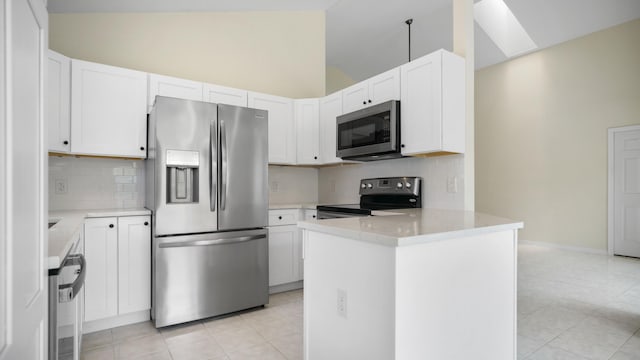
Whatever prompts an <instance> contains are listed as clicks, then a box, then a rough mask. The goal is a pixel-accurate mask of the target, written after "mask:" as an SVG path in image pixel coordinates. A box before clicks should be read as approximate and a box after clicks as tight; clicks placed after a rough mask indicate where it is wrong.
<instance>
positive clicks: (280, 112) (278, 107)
mask: <svg viewBox="0 0 640 360" xmlns="http://www.w3.org/2000/svg"><path fill="white" fill-rule="evenodd" d="M247 103H248V106H249V107H250V108H256V109H262V110H267V111H268V112H269V164H285V165H293V164H295V163H296V139H295V130H294V129H295V123H294V119H293V99H289V98H285V97H281V96H275V95H268V94H261V93H256V92H249V94H248V100H247Z"/></svg>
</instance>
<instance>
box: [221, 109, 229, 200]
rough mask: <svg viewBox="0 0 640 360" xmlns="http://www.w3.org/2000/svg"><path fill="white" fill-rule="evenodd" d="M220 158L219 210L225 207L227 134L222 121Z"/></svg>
mask: <svg viewBox="0 0 640 360" xmlns="http://www.w3.org/2000/svg"><path fill="white" fill-rule="evenodd" d="M220 158H221V162H222V169H221V170H220V210H221V211H222V210H224V209H225V208H226V207H227V174H228V172H227V132H226V131H225V126H224V120H220Z"/></svg>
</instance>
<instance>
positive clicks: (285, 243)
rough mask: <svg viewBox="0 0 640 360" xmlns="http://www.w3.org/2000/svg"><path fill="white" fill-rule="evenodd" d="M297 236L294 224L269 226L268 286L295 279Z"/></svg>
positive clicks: (296, 271)
mask: <svg viewBox="0 0 640 360" xmlns="http://www.w3.org/2000/svg"><path fill="white" fill-rule="evenodd" d="M297 238H298V227H297V226H295V225H290V226H275V227H270V228H269V286H274V285H280V284H286V283H290V282H294V281H297V274H298V269H297V267H298V262H296V261H295V260H296V254H295V251H296V239H297Z"/></svg>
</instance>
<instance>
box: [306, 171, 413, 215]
mask: <svg viewBox="0 0 640 360" xmlns="http://www.w3.org/2000/svg"><path fill="white" fill-rule="evenodd" d="M421 183H422V178H420V177H406V176H405V177H389V178H375V179H362V180H360V203H359V204H343V205H318V206H317V207H316V209H317V210H318V219H334V218H345V217H355V216H370V215H372V214H373V211H375V210H392V209H410V208H421V207H422V195H421Z"/></svg>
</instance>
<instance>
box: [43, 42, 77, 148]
mask: <svg viewBox="0 0 640 360" xmlns="http://www.w3.org/2000/svg"><path fill="white" fill-rule="evenodd" d="M48 55H49V56H48V62H47V71H48V75H47V76H48V79H47V80H48V84H47V112H46V114H47V118H46V121H47V126H48V130H49V151H54V152H59V153H68V152H69V151H70V150H71V143H70V141H71V113H70V107H71V98H70V96H71V93H70V91H71V59H69V58H68V57H66V56H64V55H62V54H58V53H57V52H55V51H51V50H49V54H48Z"/></svg>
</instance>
